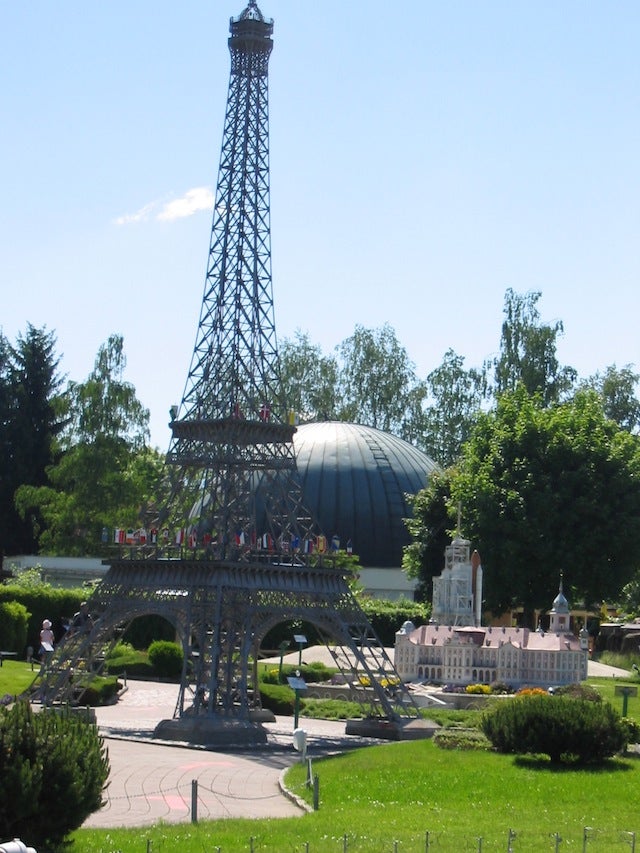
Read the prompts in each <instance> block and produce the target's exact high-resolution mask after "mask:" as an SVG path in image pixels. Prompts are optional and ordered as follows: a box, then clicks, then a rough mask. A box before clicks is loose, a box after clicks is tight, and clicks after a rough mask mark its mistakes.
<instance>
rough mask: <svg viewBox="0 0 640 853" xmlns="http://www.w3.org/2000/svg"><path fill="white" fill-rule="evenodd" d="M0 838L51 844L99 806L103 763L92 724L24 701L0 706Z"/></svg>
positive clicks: (105, 758) (105, 765) (105, 768)
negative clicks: (39, 710) (10, 705)
mask: <svg viewBox="0 0 640 853" xmlns="http://www.w3.org/2000/svg"><path fill="white" fill-rule="evenodd" d="M0 767H2V773H0V838H20V837H22V838H27V839H28V840H29V844H31V845H34V846H35V847H36V848H38V847H40V846H41V845H43V846H45V847H46V846H48V845H51V846H57V845H60V844H61V842H62V841H63V840H64V839H65V838H66V836H67V835H68V834H69V833H70V832H72V831H73V830H74V829H77V828H78V827H79V826H81V825H82V824H83V823H84V821H85V820H86V819H87V817H89V815H90V814H92V813H93V812H95V811H97V810H98V809H99V808H100V807H101V805H102V792H103V790H104V787H105V784H106V781H107V777H108V775H109V759H108V754H107V750H106V748H105V747H104V744H103V741H102V738H101V737H100V736H99V735H98V730H97V728H96V726H95V725H93V724H90V723H87V722H86V721H84V720H82V719H81V718H79V717H76V716H71V715H59V714H57V713H53V712H51V711H47V710H43V711H41V712H40V713H38V714H34V713H33V711H32V709H31V706H30V705H29V703H28V702H18V703H16V704H15V705H13V706H12V707H11V708H9V709H7V708H0Z"/></svg>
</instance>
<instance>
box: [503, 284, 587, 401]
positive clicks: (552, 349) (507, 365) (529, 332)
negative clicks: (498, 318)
mask: <svg viewBox="0 0 640 853" xmlns="http://www.w3.org/2000/svg"><path fill="white" fill-rule="evenodd" d="M541 295H542V294H541V293H539V292H530V293H526V294H524V295H522V294H518V293H515V292H514V291H513V290H511V288H509V289H508V290H507V292H506V294H505V300H504V317H505V319H504V322H503V324H502V334H501V338H500V354H499V356H498V358H496V359H495V360H494V361H493V368H494V384H495V388H494V394H495V396H496V397H498V398H499V397H500V396H501V395H502V394H504V393H506V392H512V391H515V389H516V388H517V387H518V385H520V384H521V385H523V386H524V387H525V389H526V390H527V392H528V393H529V394H539V395H540V397H541V399H542V402H543V404H544V405H545V406H549V405H551V404H552V403H557V402H559V401H560V400H561V399H563V397H565V396H566V395H567V393H568V392H569V391H570V390H571V389H572V387H573V385H574V383H575V381H576V371H575V370H574V369H573V368H572V367H563V366H561V365H560V363H559V362H558V357H557V352H556V349H557V342H558V338H559V337H560V336H561V335H562V334H563V333H564V327H563V325H562V322H561V321H560V320H557V321H556V322H555V323H553V324H552V325H548V324H545V323H541V322H540V312H539V310H538V300H539V299H540V297H541Z"/></svg>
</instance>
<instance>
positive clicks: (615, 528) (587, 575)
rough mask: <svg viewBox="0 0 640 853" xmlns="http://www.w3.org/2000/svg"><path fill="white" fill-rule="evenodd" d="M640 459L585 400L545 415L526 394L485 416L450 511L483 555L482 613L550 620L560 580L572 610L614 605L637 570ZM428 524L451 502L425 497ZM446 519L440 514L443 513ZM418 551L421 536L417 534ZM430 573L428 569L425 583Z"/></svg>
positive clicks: (632, 442)
mask: <svg viewBox="0 0 640 853" xmlns="http://www.w3.org/2000/svg"><path fill="white" fill-rule="evenodd" d="M639 486H640V450H639V446H638V442H637V440H636V439H635V437H633V436H631V435H629V433H627V432H625V431H624V430H620V429H619V428H618V426H617V425H616V424H615V423H614V422H613V421H611V420H609V419H608V418H607V417H606V416H605V414H604V412H603V410H602V404H601V401H600V399H599V398H598V396H597V395H596V394H595V393H593V392H585V391H581V392H579V393H578V394H576V395H575V397H574V399H572V400H570V401H567V402H565V403H562V404H559V405H557V406H553V407H551V408H545V407H544V405H543V404H542V401H541V400H540V398H538V397H535V398H534V397H530V396H529V395H528V394H527V393H526V392H525V390H524V389H523V388H519V389H518V390H517V391H516V392H515V393H513V394H505V395H503V396H502V397H501V398H500V399H499V400H498V403H497V406H496V408H495V410H494V411H491V412H489V413H483V414H481V415H480V416H479V419H478V422H477V424H476V426H475V428H474V431H473V434H472V436H471V438H470V440H469V441H468V442H467V443H466V444H465V445H464V448H463V452H462V456H461V459H460V462H459V465H458V466H457V467H456V468H455V469H452V471H451V476H450V498H449V509H450V511H451V510H452V509H453V508H454V507H457V506H461V507H462V518H463V528H464V533H465V536H466V537H467V538H468V539H470V540H471V541H472V542H473V543H474V544H475V545H476V546H477V547H478V550H480V552H481V553H482V555H483V568H484V597H485V606H486V607H487V608H488V609H489V610H492V611H493V612H494V613H500V612H503V611H504V610H506V609H508V608H510V607H512V606H515V605H521V606H523V607H524V608H525V612H526V613H527V614H528V617H529V624H531V616H532V613H533V610H534V609H536V608H548V607H549V605H550V603H551V601H552V600H553V598H554V597H555V595H556V593H557V589H558V581H559V578H560V575H561V573H564V579H565V589H567V590H568V594H569V597H570V598H572V600H573V601H574V602H575V601H584V602H585V603H586V604H587V605H591V604H593V603H595V602H598V601H601V600H603V599H604V600H616V599H617V598H618V596H619V594H620V590H621V589H622V587H623V586H624V585H625V584H626V583H628V582H629V580H630V579H631V578H632V576H633V574H634V572H635V571H636V569H637V567H638V566H639V565H640V488H639ZM422 497H423V498H424V507H421V504H420V502H418V503H416V504H415V508H416V510H418V512H419V514H421V515H422V517H423V518H424V519H425V528H426V530H430V524H431V521H430V516H429V513H434V514H435V517H436V519H437V518H438V506H437V505H436V506H435V508H434V507H433V503H434V501H436V500H437V501H440V504H441V503H442V501H443V499H446V496H445V495H444V494H437V495H435V496H431V495H430V494H429V493H428V492H426V493H425V494H424V495H421V499H422ZM440 514H441V510H440ZM416 533H417V536H418V537H419V538H418V540H417V543H416V544H415V549H419V543H420V542H421V541H425V530H421V529H420V528H417V529H416ZM431 568H432V567H431V566H429V567H428V568H427V566H426V565H424V568H422V571H423V572H424V573H425V574H426V572H427V571H431Z"/></svg>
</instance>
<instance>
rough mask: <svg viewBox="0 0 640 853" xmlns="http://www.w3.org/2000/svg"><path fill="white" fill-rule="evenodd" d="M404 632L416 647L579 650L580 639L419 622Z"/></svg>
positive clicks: (523, 630) (514, 629)
mask: <svg viewBox="0 0 640 853" xmlns="http://www.w3.org/2000/svg"><path fill="white" fill-rule="evenodd" d="M405 633H408V636H409V640H410V641H411V642H412V643H415V644H416V645H419V646H429V645H434V646H435V645H440V646H442V645H444V644H445V643H451V642H454V643H455V642H459V643H465V642H468V643H473V644H474V645H476V646H486V647H487V648H500V646H504V645H505V644H506V643H510V644H511V645H512V646H515V647H516V648H519V649H528V650H529V651H566V650H568V651H579V650H580V641H579V640H578V639H577V638H576V637H574V636H573V635H570V634H556V633H552V632H550V631H547V632H544V631H531V630H530V629H529V628H503V627H489V628H473V627H456V626H455V625H453V626H452V625H422V626H421V627H420V628H416V629H415V630H414V631H410V632H405Z"/></svg>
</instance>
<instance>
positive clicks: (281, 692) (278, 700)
mask: <svg viewBox="0 0 640 853" xmlns="http://www.w3.org/2000/svg"><path fill="white" fill-rule="evenodd" d="M295 701H296V699H295V693H294V692H293V690H292V689H291V688H290V687H288V686H285V685H284V684H267V683H265V682H264V681H261V682H260V703H261V705H262V707H263V708H265V709H266V710H268V711H273V713H274V714H281V715H286V716H291V715H292V714H293V712H294V709H295Z"/></svg>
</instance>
